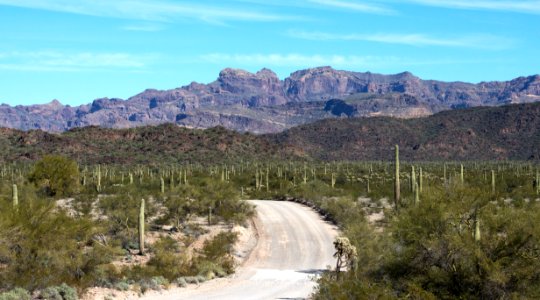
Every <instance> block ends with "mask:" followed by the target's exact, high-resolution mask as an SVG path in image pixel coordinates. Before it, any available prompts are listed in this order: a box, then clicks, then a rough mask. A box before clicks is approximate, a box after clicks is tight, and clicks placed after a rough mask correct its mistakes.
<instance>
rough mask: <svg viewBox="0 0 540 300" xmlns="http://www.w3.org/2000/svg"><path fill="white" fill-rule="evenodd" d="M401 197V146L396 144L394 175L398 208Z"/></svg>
mask: <svg viewBox="0 0 540 300" xmlns="http://www.w3.org/2000/svg"><path fill="white" fill-rule="evenodd" d="M399 199H400V188H399V146H398V145H396V158H395V175H394V205H395V206H396V210H397V209H398V205H399Z"/></svg>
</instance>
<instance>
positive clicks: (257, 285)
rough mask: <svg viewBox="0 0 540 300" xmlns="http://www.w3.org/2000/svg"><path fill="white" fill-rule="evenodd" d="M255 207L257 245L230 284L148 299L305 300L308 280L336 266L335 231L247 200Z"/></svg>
mask: <svg viewBox="0 0 540 300" xmlns="http://www.w3.org/2000/svg"><path fill="white" fill-rule="evenodd" d="M250 203H252V204H254V205H255V206H256V207H257V215H258V216H257V218H256V219H255V227H256V230H257V233H258V235H259V237H258V242H257V244H256V246H255V247H254V248H253V250H252V252H251V255H250V256H249V257H248V259H247V260H246V261H245V262H244V263H243V264H242V266H240V267H239V268H238V269H237V272H236V274H235V275H233V276H231V277H229V278H221V279H216V280H211V281H208V282H206V283H203V284H201V285H199V286H193V285H192V286H189V287H188V288H176V289H172V290H169V291H165V292H163V293H162V294H155V293H152V294H148V295H146V296H145V297H144V298H143V299H155V300H176V299H194V300H199V299H200V300H203V299H204V300H208V299H221V300H239V299H305V298H307V297H308V296H309V295H310V294H311V292H312V291H313V288H314V287H315V283H314V282H313V280H312V277H314V276H316V275H317V274H318V273H320V271H322V270H324V269H326V267H327V266H329V265H333V264H334V262H335V260H334V258H333V257H332V255H333V253H334V249H333V244H332V242H333V240H334V238H335V237H336V235H337V230H336V228H335V227H334V226H332V225H330V224H328V223H326V222H324V221H323V220H322V219H321V218H320V216H319V215H318V214H317V213H315V212H314V211H313V210H311V209H310V208H308V207H305V206H302V205H300V204H298V203H294V202H285V201H266V200H264V201H263V200H251V201H250Z"/></svg>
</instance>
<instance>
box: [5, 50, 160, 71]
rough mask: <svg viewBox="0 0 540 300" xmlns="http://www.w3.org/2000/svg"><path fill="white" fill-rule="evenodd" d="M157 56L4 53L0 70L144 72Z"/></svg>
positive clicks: (36, 52)
mask: <svg viewBox="0 0 540 300" xmlns="http://www.w3.org/2000/svg"><path fill="white" fill-rule="evenodd" d="M155 58H156V55H133V54H128V53H90V52H80V53H64V52H57V51H35V52H6V53H0V69H2V70H11V71H48V72H83V71H96V70H117V69H119V70H123V71H126V70H128V71H129V70H143V69H144V68H145V67H146V66H147V65H148V64H149V63H150V62H152V61H153V60H154V59H155Z"/></svg>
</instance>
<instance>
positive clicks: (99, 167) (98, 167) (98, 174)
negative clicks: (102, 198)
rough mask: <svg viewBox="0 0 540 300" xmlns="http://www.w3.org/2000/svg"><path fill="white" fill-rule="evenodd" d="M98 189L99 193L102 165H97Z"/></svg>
mask: <svg viewBox="0 0 540 300" xmlns="http://www.w3.org/2000/svg"><path fill="white" fill-rule="evenodd" d="M96 190H97V192H98V193H100V192H101V166H100V165H98V166H97V184H96Z"/></svg>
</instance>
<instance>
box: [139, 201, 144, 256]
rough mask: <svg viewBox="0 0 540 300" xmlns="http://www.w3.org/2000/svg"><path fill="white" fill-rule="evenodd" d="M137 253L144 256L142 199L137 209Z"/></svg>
mask: <svg viewBox="0 0 540 300" xmlns="http://www.w3.org/2000/svg"><path fill="white" fill-rule="evenodd" d="M139 253H140V254H141V255H144V199H141V207H140V209H139Z"/></svg>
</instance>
